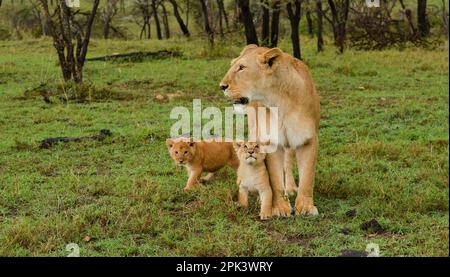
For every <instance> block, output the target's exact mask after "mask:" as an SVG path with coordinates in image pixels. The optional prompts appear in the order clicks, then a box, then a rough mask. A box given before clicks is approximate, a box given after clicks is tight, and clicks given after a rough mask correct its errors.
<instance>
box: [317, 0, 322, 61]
mask: <svg viewBox="0 0 450 277" xmlns="http://www.w3.org/2000/svg"><path fill="white" fill-rule="evenodd" d="M316 13H317V52H322V51H323V10H322V0H317V2H316Z"/></svg>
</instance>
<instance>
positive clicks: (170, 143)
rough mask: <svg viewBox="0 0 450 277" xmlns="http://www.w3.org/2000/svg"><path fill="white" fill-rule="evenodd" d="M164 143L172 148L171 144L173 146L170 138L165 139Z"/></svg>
mask: <svg viewBox="0 0 450 277" xmlns="http://www.w3.org/2000/svg"><path fill="white" fill-rule="evenodd" d="M166 145H167V146H168V147H169V148H172V146H173V140H172V139H170V138H168V139H166Z"/></svg>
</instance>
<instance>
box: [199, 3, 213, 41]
mask: <svg viewBox="0 0 450 277" xmlns="http://www.w3.org/2000/svg"><path fill="white" fill-rule="evenodd" d="M199 1H200V4H201V6H202V13H203V22H204V24H205V32H206V35H207V36H208V40H209V43H210V45H211V46H213V45H214V32H213V31H212V29H211V25H210V24H209V13H208V6H206V2H205V0H199Z"/></svg>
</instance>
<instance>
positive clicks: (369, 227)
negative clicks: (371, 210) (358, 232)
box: [361, 218, 384, 234]
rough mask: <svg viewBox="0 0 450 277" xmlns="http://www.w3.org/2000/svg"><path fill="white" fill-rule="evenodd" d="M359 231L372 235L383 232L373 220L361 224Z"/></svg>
mask: <svg viewBox="0 0 450 277" xmlns="http://www.w3.org/2000/svg"><path fill="white" fill-rule="evenodd" d="M361 229H362V230H364V231H368V232H369V233H373V234H380V233H383V231H384V229H383V227H381V225H380V223H378V221H377V220H376V219H375V218H372V220H370V221H367V222H364V223H363V224H361Z"/></svg>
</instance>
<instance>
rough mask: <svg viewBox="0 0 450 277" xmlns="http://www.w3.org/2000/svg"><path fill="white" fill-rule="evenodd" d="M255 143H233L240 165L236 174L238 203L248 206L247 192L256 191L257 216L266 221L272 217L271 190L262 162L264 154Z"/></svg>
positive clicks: (264, 165) (259, 145)
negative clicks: (258, 207) (259, 203)
mask: <svg viewBox="0 0 450 277" xmlns="http://www.w3.org/2000/svg"><path fill="white" fill-rule="evenodd" d="M263 145H266V144H259V143H255V142H246V143H244V142H235V143H234V147H235V150H236V153H237V156H238V158H239V161H240V164H239V168H238V172H237V176H238V177H237V183H238V185H239V195H238V203H239V205H241V206H243V207H247V206H248V192H249V191H257V192H258V193H259V198H260V202H261V210H260V213H259V216H260V218H261V220H266V219H268V218H269V217H271V216H272V188H271V187H270V182H269V174H268V172H267V168H266V164H265V162H264V160H265V158H266V153H264V152H262V151H261V150H262V149H261V146H263Z"/></svg>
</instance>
